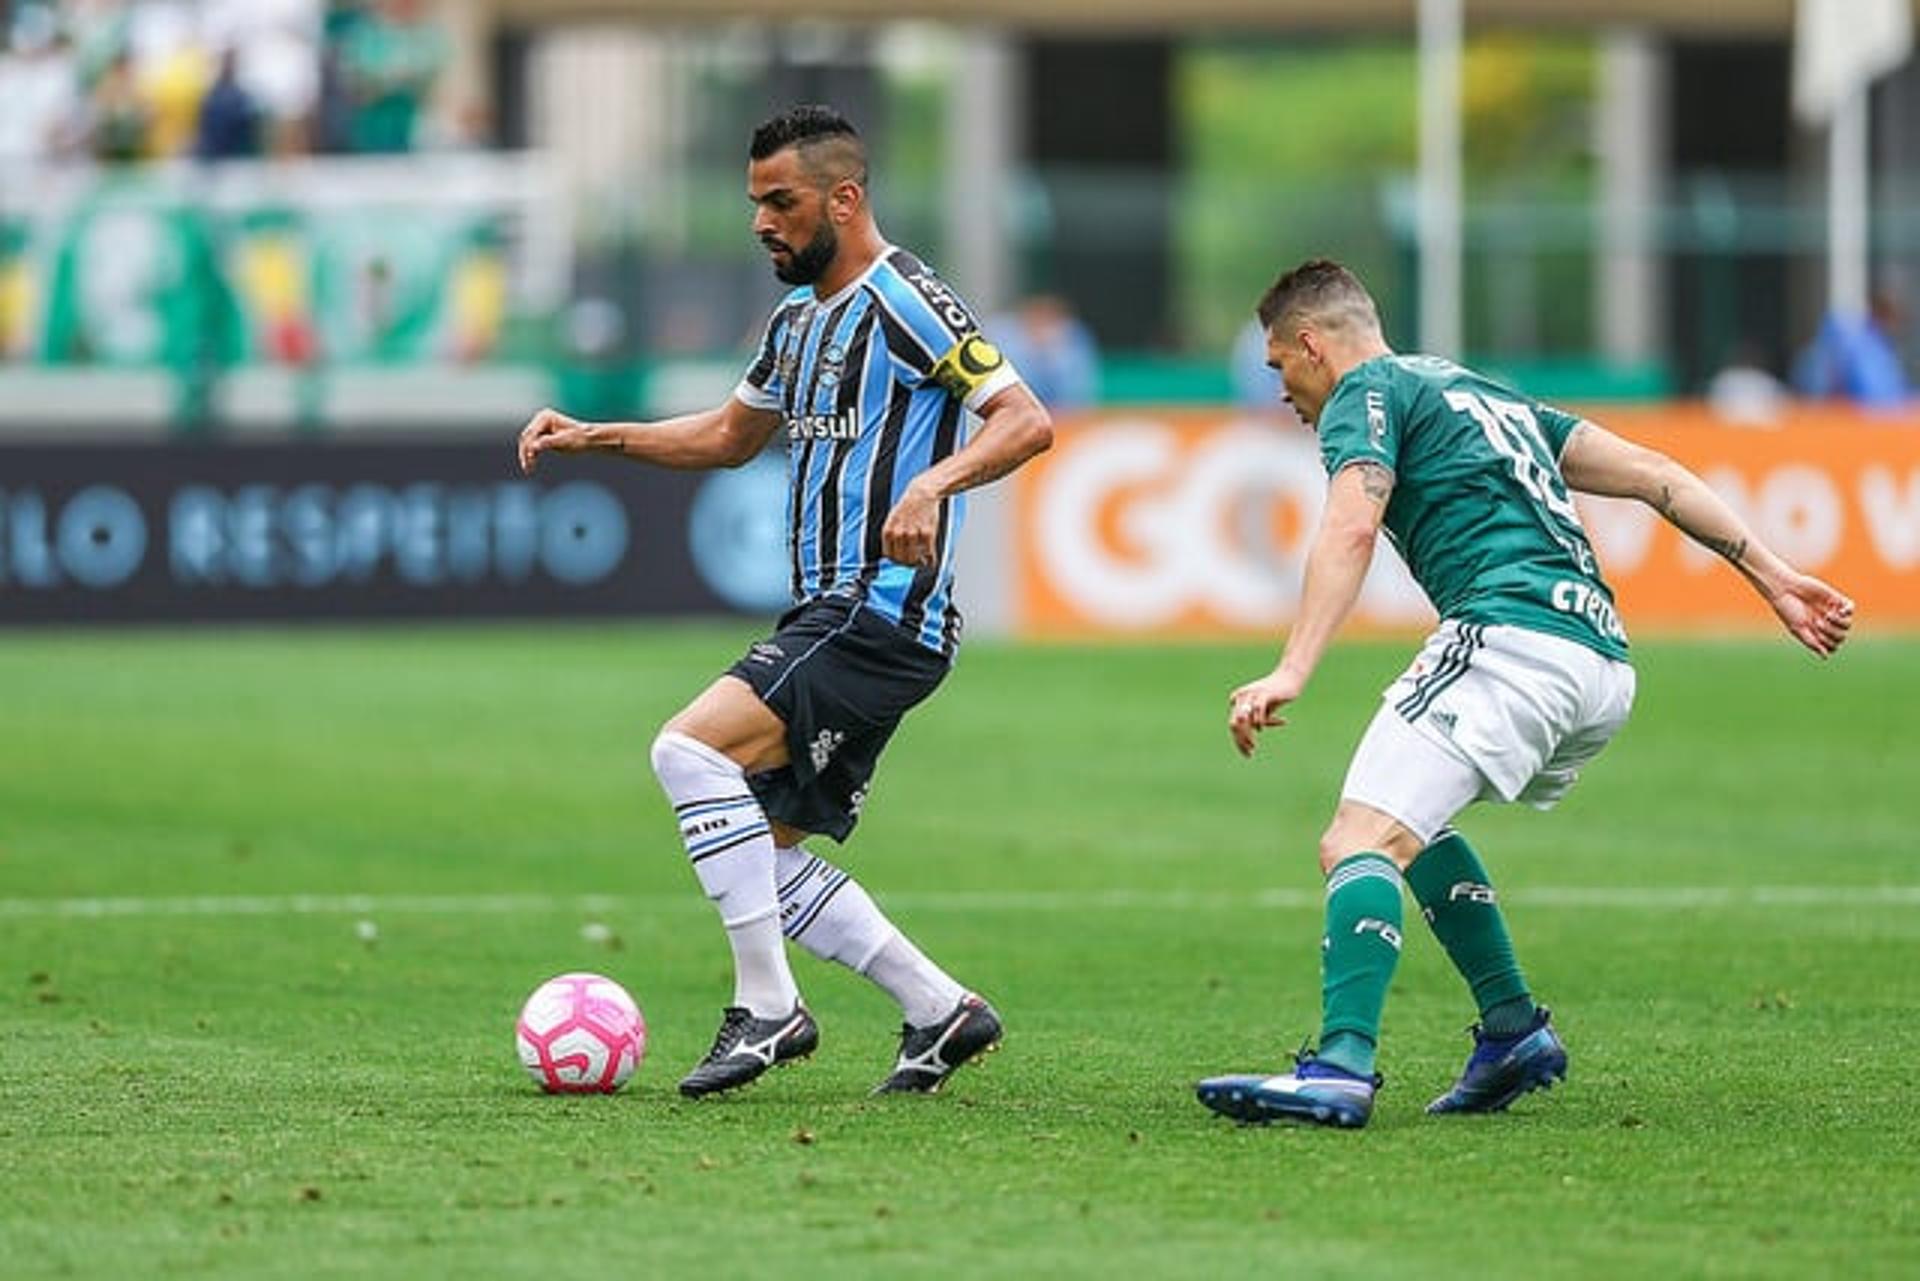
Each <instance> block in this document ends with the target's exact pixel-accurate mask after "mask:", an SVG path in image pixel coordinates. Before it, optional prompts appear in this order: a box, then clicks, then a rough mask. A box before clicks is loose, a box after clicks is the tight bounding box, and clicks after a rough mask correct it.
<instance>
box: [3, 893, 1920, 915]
mask: <svg viewBox="0 0 1920 1281" xmlns="http://www.w3.org/2000/svg"><path fill="white" fill-rule="evenodd" d="M882 897H883V898H884V900H885V902H886V904H887V906H889V907H894V908H909V909H912V910H915V911H928V912H968V911H1007V912H1083V911H1088V910H1126V909H1148V910H1153V911H1171V912H1186V911H1232V910H1241V909H1246V908H1262V909H1276V910H1277V909H1306V908H1318V907H1319V906H1320V904H1321V903H1322V901H1323V895H1322V893H1321V892H1320V891H1318V890H1306V889H1259V890H1248V891H1246V892H1244V893H1230V892H1225V891H1218V890H1117V889H1116V890H1090V891H1081V890H1025V891H1004V892H1003V891H997V890H952V891H918V892H916V891H911V890H909V891H904V892H901V893H897V894H886V895H883V896H882ZM1502 897H1503V898H1504V899H1505V900H1506V901H1507V902H1508V903H1510V904H1513V905H1515V906H1524V907H1543V908H1575V909H1594V910H1600V911H1608V910H1620V909H1626V910H1647V911H1685V910H1699V909H1708V908H1741V907H1753V908H1767V907H1920V885H1741V886H1724V885H1721V886H1715V885H1703V886H1668V887H1663V888H1654V887H1645V886H1639V887H1636V886H1536V887H1534V888H1531V889H1517V890H1514V891H1512V892H1510V893H1506V894H1503V895H1502ZM700 901H701V900H700V896H699V895H698V894H696V893H692V892H689V893H686V894H584V895H559V894H283V895H197V896H186V897H137V896H127V897H119V898H9V899H0V920H20V919H26V918H42V919H44V918H68V919H87V920H99V919H105V918H111V917H154V916H179V917H185V916H380V915H391V916H503V915H506V916H511V915H536V914H540V913H567V912H572V913H580V914H584V915H589V916H604V915H607V914H609V913H615V912H622V911H665V910H680V909H690V908H691V907H693V906H695V905H697V904H699V903H700Z"/></svg>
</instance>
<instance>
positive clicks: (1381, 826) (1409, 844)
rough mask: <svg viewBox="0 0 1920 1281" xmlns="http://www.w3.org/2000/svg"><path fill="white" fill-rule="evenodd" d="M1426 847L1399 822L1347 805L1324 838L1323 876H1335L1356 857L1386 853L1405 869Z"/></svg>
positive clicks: (1321, 839)
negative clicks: (1336, 869)
mask: <svg viewBox="0 0 1920 1281" xmlns="http://www.w3.org/2000/svg"><path fill="white" fill-rule="evenodd" d="M1423 847H1424V842H1422V841H1421V839H1420V838H1419V836H1417V835H1416V834H1415V833H1414V832H1413V831H1412V830H1411V829H1409V828H1407V827H1406V826H1404V825H1403V824H1401V823H1400V822H1399V821H1398V820H1396V819H1393V818H1390V817H1388V816H1387V815H1385V814H1381V813H1378V812H1377V811H1374V810H1371V809H1365V808H1353V807H1348V806H1345V805H1343V806H1342V807H1341V811H1340V812H1339V813H1338V814H1336V815H1334V819H1333V822H1331V823H1329V824H1328V825H1327V830H1326V832H1325V833H1324V834H1323V835H1322V836H1321V837H1320V873H1321V875H1323V876H1325V875H1327V874H1329V873H1331V872H1332V871H1333V869H1334V868H1336V867H1338V866H1339V865H1340V864H1341V863H1342V862H1344V861H1345V860H1347V859H1350V858H1352V857H1353V856H1354V855H1355V854H1385V855H1386V856H1387V857H1388V858H1390V859H1392V860H1393V861H1394V862H1395V863H1396V864H1398V865H1399V866H1400V868H1401V869H1402V870H1404V869H1405V868H1406V866H1407V865H1408V864H1409V863H1411V862H1413V860H1414V859H1416V858H1418V857H1419V856H1420V851H1421V849H1422V848H1423Z"/></svg>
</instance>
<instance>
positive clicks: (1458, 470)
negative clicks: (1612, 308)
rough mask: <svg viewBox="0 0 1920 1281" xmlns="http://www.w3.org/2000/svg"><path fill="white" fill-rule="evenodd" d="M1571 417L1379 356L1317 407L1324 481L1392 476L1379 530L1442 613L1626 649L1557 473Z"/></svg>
mask: <svg viewBox="0 0 1920 1281" xmlns="http://www.w3.org/2000/svg"><path fill="white" fill-rule="evenodd" d="M1579 421H1580V420H1579V419H1578V418H1576V417H1574V416H1573V415H1571V414H1567V413H1563V412H1561V411H1560V410H1557V409H1552V408H1549V407H1548V406H1546V405H1543V404H1541V403H1540V402H1539V401H1536V400H1533V399H1531V398H1530V397H1527V396H1523V395H1521V394H1519V393H1518V392H1515V391H1514V390H1513V389H1512V388H1509V387H1504V386H1502V385H1500V384H1499V383H1496V382H1494V381H1492V380H1490V379H1487V378H1482V377H1481V376H1480V375H1478V374H1476V373H1474V372H1473V371H1472V370H1469V369H1462V368H1461V367H1460V366H1459V365H1456V364H1454V363H1452V362H1451V361H1447V360H1441V359H1439V358H1438V357H1434V356H1379V357H1376V358H1375V359H1373V360H1369V361H1367V362H1366V363H1365V364H1363V365H1359V366H1357V367H1355V368H1354V369H1351V370H1348V371H1347V374H1346V376H1345V377H1343V378H1341V380H1340V382H1339V384H1338V385H1337V386H1336V387H1335V388H1334V389H1333V395H1332V396H1330V397H1328V399H1327V403H1326V406H1325V407H1324V408H1323V409H1322V411H1321V413H1320V422H1319V424H1318V427H1319V432H1320V453H1321V456H1322V458H1323V459H1324V460H1325V462H1326V465H1327V474H1328V475H1329V476H1331V475H1333V474H1334V473H1336V472H1338V471H1339V470H1340V469H1341V468H1343V467H1345V466H1347V465H1348V464H1350V463H1358V462H1373V463H1379V464H1380V465H1381V466H1383V467H1386V468H1388V469H1389V470H1390V471H1392V472H1393V474H1394V486H1393V497H1392V498H1391V499H1390V500H1389V501H1388V503H1387V511H1386V520H1385V523H1386V528H1387V534H1388V536H1389V537H1391V538H1392V539H1393V544H1394V546H1395V547H1396V548H1397V549H1398V550H1399V552H1400V555H1401V557H1402V558H1403V559H1404V560H1405V561H1406V562H1407V568H1408V569H1410V570H1412V571H1413V577H1414V581H1416V582H1418V583H1419V584H1420V586H1421V589H1422V590H1424V591H1425V592H1426V593H1427V598H1428V599H1429V600H1431V601H1432V602H1433V607H1434V608H1435V609H1436V610H1438V611H1439V613H1440V617H1442V618H1451V619H1457V620H1459V621H1461V622H1466V623H1493V624H1507V625H1510V626H1514V627H1527V628H1532V629H1533V630H1534V631H1539V632H1548V633H1550V634H1552V635H1554V636H1561V637H1565V638H1566V639H1568V640H1571V641H1576V642H1578V643H1579V644H1582V645H1585V646H1587V647H1588V648H1589V649H1592V650H1595V651H1597V652H1599V653H1601V654H1605V655H1606V656H1607V657H1609V658H1618V659H1624V658H1626V656H1627V634H1626V631H1625V630H1624V629H1623V628H1622V627H1621V626H1620V616H1619V615H1618V614H1617V613H1615V612H1614V607H1613V592H1612V591H1611V590H1609V589H1608V587H1607V584H1606V582H1605V581H1604V580H1603V579H1602V578H1601V577H1600V567H1599V565H1598V564H1597V563H1596V562H1595V560H1594V555H1593V547H1592V545H1591V544H1590V543H1588V541H1587V533H1586V530H1585V529H1584V528H1583V527H1582V526H1581V524H1580V515H1579V513H1578V512H1576V511H1575V510H1574V506H1573V499H1572V497H1571V496H1570V495H1569V493H1568V491H1567V483H1566V481H1565V480H1564V479H1563V478H1562V477H1561V475H1560V462H1559V459H1560V451H1561V450H1562V449H1564V448H1566V444H1567V437H1568V436H1570V435H1572V434H1573V429H1574V427H1575V426H1576V425H1578V423H1579Z"/></svg>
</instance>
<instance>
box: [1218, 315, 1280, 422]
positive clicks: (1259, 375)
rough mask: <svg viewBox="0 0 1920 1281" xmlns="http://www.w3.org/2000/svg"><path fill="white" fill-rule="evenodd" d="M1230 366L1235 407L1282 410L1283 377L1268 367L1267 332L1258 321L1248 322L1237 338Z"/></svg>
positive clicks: (1234, 338)
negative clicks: (1281, 383) (1281, 379)
mask: <svg viewBox="0 0 1920 1281" xmlns="http://www.w3.org/2000/svg"><path fill="white" fill-rule="evenodd" d="M1227 363H1228V372H1229V374H1230V375H1231V377H1232V378H1233V403H1234V404H1235V405H1238V406H1239V407H1240V408H1242V409H1259V410H1266V411H1269V412H1273V411H1277V410H1278V409H1279V408H1280V406H1281V400H1280V395H1281V391H1282V390H1283V389H1282V387H1281V385H1280V375H1279V374H1277V373H1275V372H1274V371H1273V370H1272V369H1271V368H1270V367H1269V366H1268V365H1267V331H1266V330H1264V329H1262V328H1261V327H1260V322H1259V321H1258V320H1249V321H1248V322H1247V323H1246V324H1245V325H1242V326H1241V327H1240V332H1239V333H1237V334H1235V335H1234V337H1233V350H1232V351H1231V352H1230V353H1229V354H1228V357H1227Z"/></svg>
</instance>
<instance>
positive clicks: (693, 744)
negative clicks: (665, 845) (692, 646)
mask: <svg viewBox="0 0 1920 1281" xmlns="http://www.w3.org/2000/svg"><path fill="white" fill-rule="evenodd" d="M653 772H654V774H655V775H656V776H658V778H659V779H660V786H661V787H662V788H664V789H666V793H667V799H668V800H670V801H672V802H673V812H674V814H675V815H676V816H677V817H678V819H679V822H680V839H681V840H683V841H684V842H686V846H687V857H688V859H689V860H691V861H692V863H693V874H694V875H695V876H696V877H698V878H699V879H700V888H701V889H703V890H705V891H706V892H707V897H708V898H710V899H712V900H713V905H714V906H715V907H716V908H718V909H719V911H720V923H721V924H722V925H724V926H726V928H727V941H728V942H729V943H730V944H731V945H732V946H733V1003H734V1004H735V1005H741V1006H745V1007H746V1008H747V1009H749V1010H751V1011H752V1012H753V1016H754V1017H755V1018H761V1019H771V1018H779V1017H780V1016H781V1015H784V1014H786V1013H788V1012H789V1011H791V1010H792V1009H793V1007H794V1004H795V1002H797V1001H798V1000H799V999H800V990H799V988H798V987H796V986H795V984H794V981H793V971H791V970H789V969H788V968H787V948H786V944H785V942H784V941H783V940H782V938H781V934H780V899H779V895H778V894H777V892H776V891H775V883H774V871H773V868H774V858H773V835H772V831H771V829H769V828H768V826H767V816H766V813H765V812H764V811H762V810H761V808H760V802H759V801H757V800H755V799H754V795H753V793H752V792H751V791H750V790H748V788H747V781H746V776H745V775H744V774H743V773H742V772H741V769H740V767H739V766H738V765H736V764H734V762H733V761H732V760H731V759H730V758H729V757H728V756H727V755H726V754H725V753H723V752H717V751H715V750H714V749H713V748H711V747H708V746H707V745H706V744H705V743H702V742H700V741H699V740H698V739H695V738H689V737H688V736H687V735H685V734H678V733H674V732H673V731H671V730H667V731H663V732H662V733H661V734H660V736H659V737H658V738H656V739H654V740H653Z"/></svg>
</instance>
